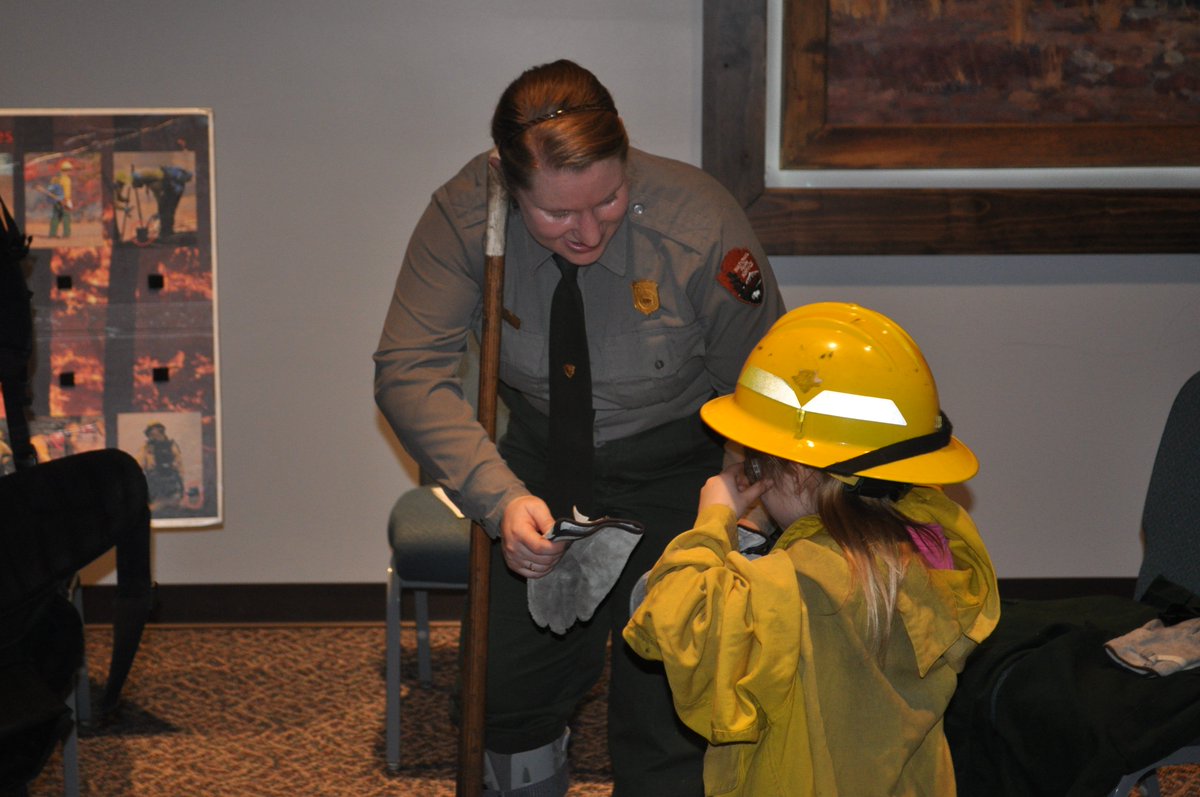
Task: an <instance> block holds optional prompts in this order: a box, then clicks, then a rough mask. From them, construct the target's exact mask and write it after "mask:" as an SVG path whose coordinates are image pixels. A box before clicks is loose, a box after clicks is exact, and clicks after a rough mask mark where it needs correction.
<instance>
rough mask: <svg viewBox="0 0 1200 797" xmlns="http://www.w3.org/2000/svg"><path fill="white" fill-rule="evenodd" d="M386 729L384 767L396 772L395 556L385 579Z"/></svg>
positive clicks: (397, 586) (397, 593)
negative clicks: (385, 760)
mask: <svg viewBox="0 0 1200 797" xmlns="http://www.w3.org/2000/svg"><path fill="white" fill-rule="evenodd" d="M385 643H386V645H387V675H386V680H387V712H386V713H387V730H386V739H385V741H384V755H385V757H386V759H387V768H388V769H389V770H390V771H392V772H396V771H397V770H399V769H400V576H399V575H397V574H396V560H395V558H394V557H393V559H392V564H391V566H390V567H389V568H388V583H387V629H386V633H385Z"/></svg>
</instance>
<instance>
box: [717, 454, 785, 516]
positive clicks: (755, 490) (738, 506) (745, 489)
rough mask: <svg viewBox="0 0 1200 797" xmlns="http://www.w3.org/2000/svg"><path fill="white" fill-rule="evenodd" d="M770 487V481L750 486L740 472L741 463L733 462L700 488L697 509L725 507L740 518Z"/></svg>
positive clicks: (765, 480) (763, 480)
mask: <svg viewBox="0 0 1200 797" xmlns="http://www.w3.org/2000/svg"><path fill="white" fill-rule="evenodd" d="M771 487H772V482H771V480H770V479H762V480H761V481H759V482H757V483H756V484H750V483H749V482H748V481H747V480H746V476H745V474H744V473H743V471H742V463H741V462H735V463H733V464H731V465H729V466H728V467H726V468H725V470H723V471H721V472H720V473H718V474H717V475H716V476H713V477H711V478H709V480H708V481H706V482H705V483H704V486H703V487H702V488H700V507H699V509H701V510H703V509H705V508H706V507H710V506H716V505H719V506H727V507H729V508H730V509H732V510H733V513H734V514H735V515H737V516H738V517H739V518H740V517H741V516H742V515H744V514H746V511H747V510H749V509H750V507H751V506H753V505H754V503H755V502H756V501H758V499H759V497H760V496H761V495H762V494H763V493H765V492H766V491H767V490H769V489H771Z"/></svg>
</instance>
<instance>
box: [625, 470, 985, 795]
mask: <svg viewBox="0 0 1200 797" xmlns="http://www.w3.org/2000/svg"><path fill="white" fill-rule="evenodd" d="M899 508H900V510H901V511H902V512H903V513H904V514H905V515H906V516H907V517H909V518H911V519H912V520H914V521H916V522H917V523H922V524H924V523H937V524H938V525H940V526H941V527H942V530H943V531H944V532H945V534H946V537H947V538H948V540H949V544H950V552H951V554H952V555H953V557H954V563H955V569H954V570H930V569H926V568H925V567H922V566H920V565H919V564H917V563H915V562H914V563H913V564H912V565H910V566H909V567H908V569H907V571H906V573H905V575H904V577H903V580H902V582H901V585H900V590H899V597H898V599H897V611H896V617H895V621H894V623H893V625H892V631H891V640H890V643H889V647H888V652H887V656H886V659H885V661H884V663H883V664H882V665H881V664H880V663H879V662H878V661H877V659H876V658H875V656H874V655H872V653H871V652H870V651H869V650H868V649H867V647H866V644H865V642H864V637H865V628H866V613H865V608H864V604H863V600H862V596H861V593H860V592H859V591H858V590H857V589H854V588H853V582H852V580H851V575H850V570H849V565H848V563H847V561H846V559H845V557H844V556H843V555H842V553H841V549H840V548H839V546H838V545H837V543H835V542H834V541H833V539H832V538H831V537H830V536H829V534H828V533H827V532H826V531H825V530H824V528H823V527H822V526H821V524H820V521H819V520H818V519H817V518H816V517H806V518H802V519H800V520H799V521H797V522H796V523H795V524H793V525H792V526H791V527H790V528H788V529H787V530H786V531H785V532H784V534H783V536H781V537H780V539H779V542H778V543H776V545H775V548H774V549H773V550H772V552H771V553H769V554H768V555H766V556H763V557H761V558H758V559H753V560H751V559H747V558H746V557H744V556H742V555H741V554H739V553H737V551H736V539H737V530H736V523H737V518H735V517H734V515H733V512H732V511H730V510H729V509H727V508H725V507H709V508H707V509H705V510H704V511H702V512H701V513H700V516H699V517H698V519H697V526H696V528H695V529H693V530H692V531H689V532H687V533H685V534H681V535H680V536H679V537H677V538H676V539H675V540H674V541H673V542H672V543H671V544H670V545H669V546H668V547H667V549H666V551H665V552H664V553H663V556H662V558H661V559H660V560H659V561H658V564H657V565H655V567H654V569H653V571H652V572H651V576H650V581H649V588H648V593H647V595H646V599H645V600H644V602H643V603H642V604H641V606H640V607H639V608H638V609H637V611H636V612H635V614H634V615H633V617H632V619H631V620H630V621H629V625H627V626H626V628H625V632H624V636H625V639H626V641H628V643H629V644H630V646H631V647H632V648H633V649H634V650H635V651H636V652H637V653H638V654H639V655H641V656H642V657H644V658H647V659H661V660H662V661H663V662H664V664H665V666H666V671H667V676H668V678H669V679H670V683H671V690H672V693H673V695H674V700H675V707H676V710H677V711H678V713H679V715H680V717H681V718H682V719H683V721H684V722H685V723H687V725H688V726H689V727H690V728H692V729H693V730H695V731H696V732H698V733H700V734H701V735H703V736H704V737H705V738H707V739H708V741H709V748H708V752H707V755H706V756H705V762H704V783H705V792H706V793H707V794H708V795H753V797H768V796H769V795H787V797H804V795H821V796H822V797H834V796H835V795H843V797H904V796H905V795H912V796H913V797H915V796H916V795H921V796H922V797H925V796H926V795H939V796H946V797H950V796H952V795H954V793H955V784H954V769H953V765H952V763H951V760H950V750H949V747H948V745H947V743H946V738H945V734H944V733H943V730H942V717H943V714H944V713H945V710H946V705H947V703H948V702H949V700H950V697H951V695H952V694H953V692H954V688H955V685H956V683H957V679H958V673H959V672H960V671H961V670H962V667H963V665H964V663H965V661H966V658H967V656H968V655H969V654H970V653H971V651H972V650H974V649H975V647H976V645H978V643H979V642H981V641H983V640H984V639H985V638H986V637H987V636H988V635H989V634H990V633H991V632H992V630H993V629H994V628H995V626H996V622H997V620H998V619H999V616H1000V599H999V595H998V594H997V590H996V576H995V572H994V570H993V568H992V563H991V559H990V558H989V556H988V553H987V550H986V549H985V548H984V545H983V542H982V540H981V539H980V537H979V533H978V531H977V530H976V528H975V524H974V523H973V522H972V520H971V519H970V517H969V516H968V515H967V513H966V511H965V510H963V509H962V507H960V506H958V505H957V504H955V503H954V502H953V501H951V500H950V499H948V498H946V497H945V496H944V495H943V494H942V493H941V492H940V491H938V490H934V489H930V488H916V489H914V490H912V491H911V492H910V493H909V495H908V496H906V497H905V498H904V499H903V500H902V501H901V502H900V504H899Z"/></svg>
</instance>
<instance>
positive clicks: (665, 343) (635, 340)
mask: <svg viewBox="0 0 1200 797" xmlns="http://www.w3.org/2000/svg"><path fill="white" fill-rule="evenodd" d="M590 349H591V352H592V358H593V359H592V388H593V393H594V395H595V397H596V408H597V409H602V408H603V409H609V408H620V409H635V408H638V407H649V406H653V405H655V404H664V403H667V402H675V401H678V400H679V398H680V397H681V396H683V395H685V394H692V393H695V394H696V395H697V396H703V395H707V394H708V393H710V392H711V390H712V387H711V385H710V384H709V383H708V381H707V379H705V378H704V330H703V327H702V326H701V325H700V324H699V323H692V324H683V325H676V326H668V325H647V326H643V327H641V328H639V329H636V330H633V331H630V332H624V333H620V334H616V335H609V336H608V337H607V338H605V339H604V341H603V342H602V343H601V345H600V346H598V347H597V346H591V347H590Z"/></svg>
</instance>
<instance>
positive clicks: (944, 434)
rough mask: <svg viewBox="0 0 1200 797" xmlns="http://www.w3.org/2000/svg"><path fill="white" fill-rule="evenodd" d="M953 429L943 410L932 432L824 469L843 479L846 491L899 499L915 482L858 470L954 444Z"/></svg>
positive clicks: (866, 496)
mask: <svg viewBox="0 0 1200 797" xmlns="http://www.w3.org/2000/svg"><path fill="white" fill-rule="evenodd" d="M953 430H954V426H953V425H952V424H951V423H950V419H949V418H947V417H946V413H944V412H941V411H940V410H939V412H938V428H937V429H935V430H934V431H932V432H930V433H929V434H923V435H920V436H919V437H911V438H909V439H908V440H901V441H899V442H896V443H891V444H890V445H886V446H884V447H882V448H877V449H875V450H874V451H868V452H867V453H865V454H860V455H859V456H857V457H851V458H850V459H846V460H842V461H841V462H835V463H833V464H832V465H827V466H826V467H825V468H823V470H825V471H827V472H829V473H830V474H831V475H833V476H834V478H836V479H838V480H840V481H841V482H843V483H844V484H845V485H846V491H847V492H849V493H853V494H854V495H859V496H862V497H864V498H891V499H892V500H897V499H899V498H901V497H902V496H903V495H904V494H905V493H906V492H908V490H909V489H910V488H911V487H912V485H911V484H905V483H904V482H895V481H889V480H887V479H875V478H872V477H870V476H859V475H857V474H858V472H859V471H864V470H870V469H871V468H877V467H879V466H880V465H886V464H888V463H890V462H898V461H899V460H902V459H908V458H909V457H916V456H920V455H921V454H928V453H930V452H931V451H937V450H938V449H941V448H945V447H946V446H948V445H950V434H951V432H952V431H953Z"/></svg>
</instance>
